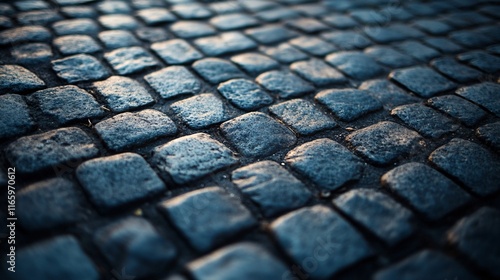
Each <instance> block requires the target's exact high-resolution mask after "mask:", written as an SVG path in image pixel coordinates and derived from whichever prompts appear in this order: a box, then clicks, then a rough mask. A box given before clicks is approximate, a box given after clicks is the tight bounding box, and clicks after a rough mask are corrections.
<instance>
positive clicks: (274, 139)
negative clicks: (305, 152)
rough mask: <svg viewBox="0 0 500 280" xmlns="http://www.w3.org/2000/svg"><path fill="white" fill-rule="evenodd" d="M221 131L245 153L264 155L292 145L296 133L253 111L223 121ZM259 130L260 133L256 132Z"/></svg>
mask: <svg viewBox="0 0 500 280" xmlns="http://www.w3.org/2000/svg"><path fill="white" fill-rule="evenodd" d="M220 128H221V131H222V134H223V135H224V137H226V138H227V139H228V140H229V141H230V142H231V144H232V145H234V146H235V147H236V149H237V150H238V151H239V152H240V153H241V154H243V155H245V156H249V157H264V156H268V155H271V154H273V153H276V152H278V151H279V150H281V149H284V148H287V147H290V146H291V145H293V144H295V141H296V140H297V139H296V137H295V134H294V133H293V132H292V131H291V130H290V129H288V128H287V127H285V126H283V125H282V124H280V123H279V122H277V121H275V120H274V119H272V118H271V117H269V116H268V115H266V114H264V113H260V112H252V113H248V114H245V115H242V116H239V117H237V118H234V119H232V120H230V121H227V122H225V123H223V124H222V125H221V126H220ZM256 132H258V133H256Z"/></svg>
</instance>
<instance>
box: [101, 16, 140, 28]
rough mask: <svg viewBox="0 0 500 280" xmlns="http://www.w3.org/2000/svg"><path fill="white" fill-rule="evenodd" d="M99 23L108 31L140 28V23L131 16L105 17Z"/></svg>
mask: <svg viewBox="0 0 500 280" xmlns="http://www.w3.org/2000/svg"><path fill="white" fill-rule="evenodd" d="M99 23H101V25H102V26H104V28H106V29H126V30H129V29H136V28H138V27H139V26H140V25H139V22H137V20H136V19H135V18H134V17H132V16H129V15H119V14H114V15H104V16H100V17H99Z"/></svg>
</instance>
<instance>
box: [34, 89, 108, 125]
mask: <svg viewBox="0 0 500 280" xmlns="http://www.w3.org/2000/svg"><path fill="white" fill-rule="evenodd" d="M32 98H33V99H34V100H36V101H37V102H38V104H39V105H40V109H41V110H42V112H43V113H44V114H45V115H47V116H49V117H50V118H52V119H54V120H55V121H56V122H57V123H58V124H67V123H70V122H74V121H79V120H85V119H92V118H99V117H102V116H103V115H104V111H103V110H102V109H101V106H100V105H99V103H97V101H96V100H95V98H94V97H93V96H92V95H91V94H90V93H88V92H86V91H85V90H83V89H81V88H79V87H77V86H72V85H69V86H60V87H55V88H48V89H43V90H39V91H37V92H35V93H34V94H33V95H32Z"/></svg>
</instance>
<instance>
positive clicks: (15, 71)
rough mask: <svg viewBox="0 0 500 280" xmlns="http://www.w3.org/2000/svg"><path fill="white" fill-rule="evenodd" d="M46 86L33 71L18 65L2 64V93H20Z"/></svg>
mask: <svg viewBox="0 0 500 280" xmlns="http://www.w3.org/2000/svg"><path fill="white" fill-rule="evenodd" d="M44 87H45V82H44V81H42V80H41V79H40V78H38V76H37V75H35V74H34V73H33V72H31V71H29V70H27V69H26V68H24V67H21V66H18V65H0V94H4V93H19V92H25V91H30V90H36V89H41V88H44Z"/></svg>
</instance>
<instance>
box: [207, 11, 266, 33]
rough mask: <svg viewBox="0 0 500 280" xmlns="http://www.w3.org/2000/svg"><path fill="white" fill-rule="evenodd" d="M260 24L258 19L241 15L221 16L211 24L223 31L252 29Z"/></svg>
mask: <svg viewBox="0 0 500 280" xmlns="http://www.w3.org/2000/svg"><path fill="white" fill-rule="evenodd" d="M258 23H259V22H258V21H257V19H256V18H254V17H252V16H250V15H247V14H240V13H234V14H226V15H220V16H215V17H213V18H211V19H210V24H212V25H213V26H215V27H217V29H219V30H223V31H225V30H235V29H241V28H245V27H251V26H255V25H257V24H258Z"/></svg>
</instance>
